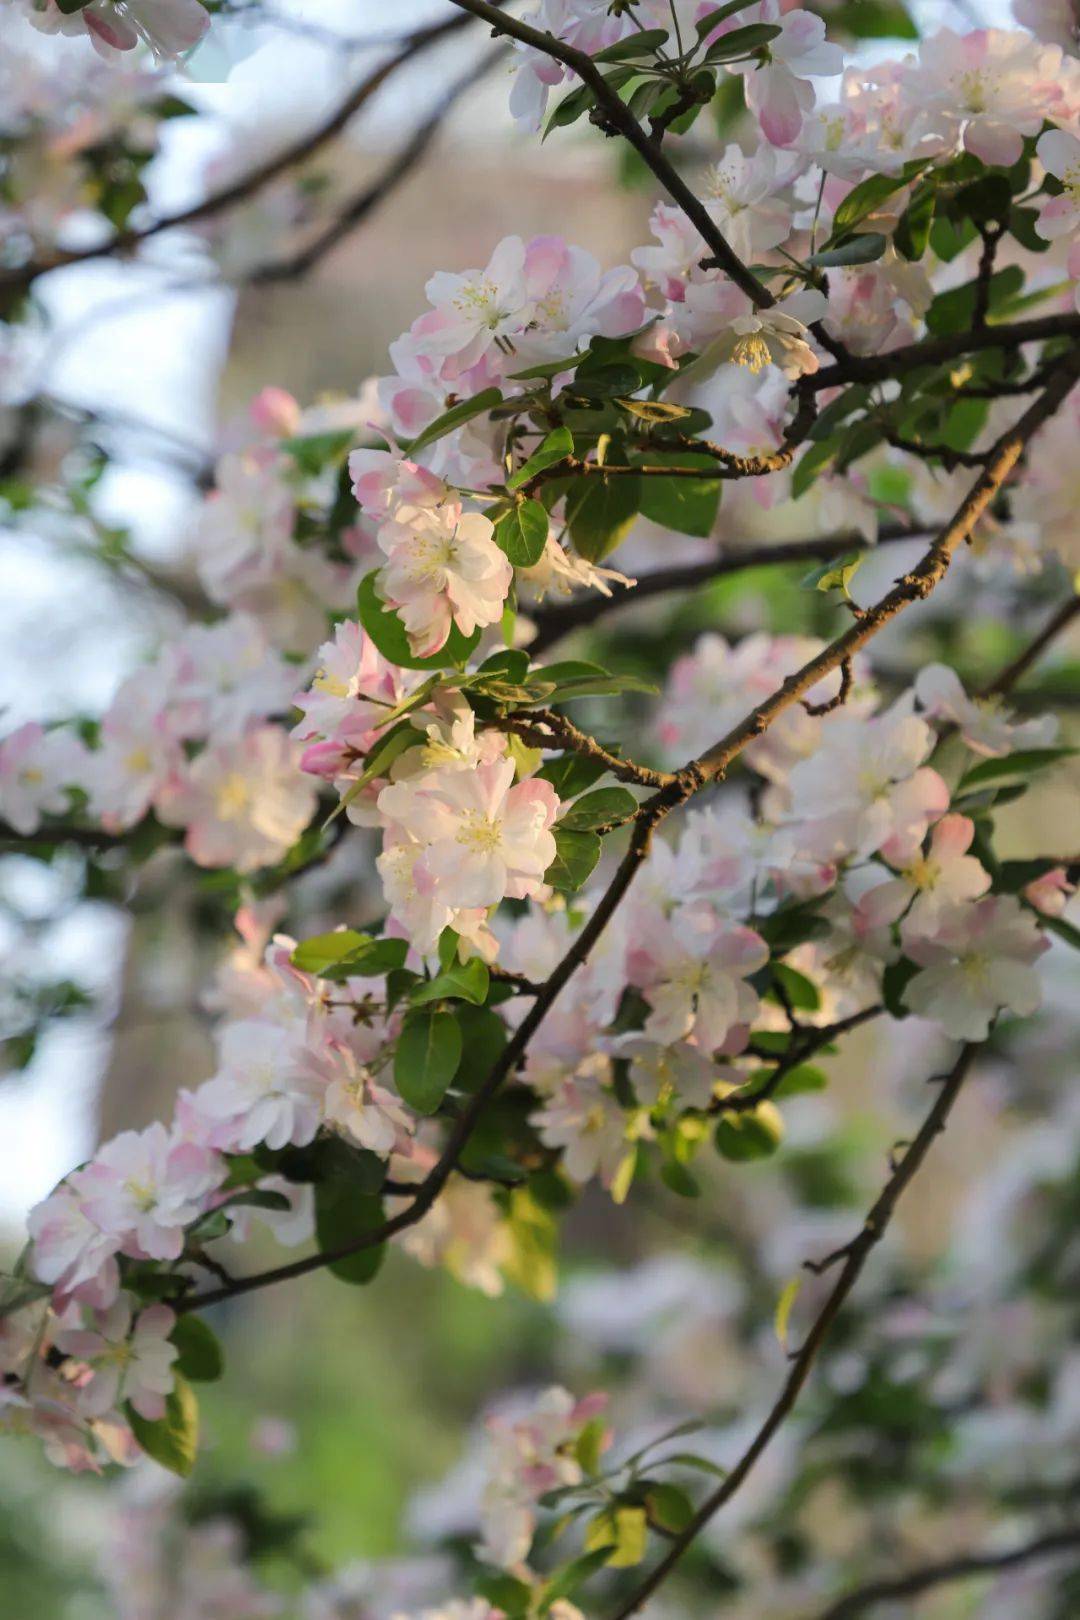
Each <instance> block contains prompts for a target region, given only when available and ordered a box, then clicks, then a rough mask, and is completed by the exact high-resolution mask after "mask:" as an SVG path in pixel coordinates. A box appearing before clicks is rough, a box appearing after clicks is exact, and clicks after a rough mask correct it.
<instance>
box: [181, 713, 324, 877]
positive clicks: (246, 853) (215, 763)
mask: <svg viewBox="0 0 1080 1620" xmlns="http://www.w3.org/2000/svg"><path fill="white" fill-rule="evenodd" d="M299 761H300V747H299V744H297V743H295V742H292V741H290V739H289V737H288V735H287V733H286V732H284V731H283V730H282V729H281V728H280V726H273V725H265V726H256V727H254V728H253V729H252V730H249V731H246V732H245V733H244V734H243V735H242V736H241V737H240V738H238V739H237V740H235V741H223V742H221V743H214V744H211V746H210V747H208V748H206V749H204V751H203V752H202V753H201V754H198V755H196V757H195V758H194V759H193V760H191V761H190V762H189V763H188V764H186V765H184V766H181V767H180V768H179V769H178V770H177V771H176V772H174V774H173V775H172V777H171V778H170V779H169V781H168V782H167V783H166V785H165V787H164V788H163V789H162V790H161V792H160V794H159V795H158V801H157V812H158V815H159V816H160V817H161V819H162V821H164V822H165V823H166V825H168V826H170V827H184V828H185V829H186V831H185V835H184V848H185V849H186V850H187V852H188V854H189V855H190V856H191V858H192V860H193V861H195V862H197V864H198V865H199V866H235V867H236V869H237V871H239V872H252V871H254V870H255V868H256V867H259V866H268V865H270V864H271V863H272V862H273V861H277V860H280V859H281V857H282V856H283V855H284V854H285V852H286V851H287V850H288V849H289V848H290V846H291V845H292V844H294V843H295V842H296V840H297V839H298V838H299V836H300V834H301V833H302V832H303V830H304V828H305V827H306V826H307V824H308V822H309V821H310V820H311V817H312V814H313V813H314V810H315V802H316V798H315V790H314V788H313V786H312V785H311V783H310V782H309V781H307V780H305V778H304V777H303V775H301V773H300V770H299Z"/></svg>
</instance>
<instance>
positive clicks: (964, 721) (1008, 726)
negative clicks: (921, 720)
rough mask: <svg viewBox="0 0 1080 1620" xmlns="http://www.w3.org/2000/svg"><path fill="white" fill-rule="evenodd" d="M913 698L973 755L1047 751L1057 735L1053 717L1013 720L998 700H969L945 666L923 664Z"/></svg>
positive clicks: (995, 756)
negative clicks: (944, 723)
mask: <svg viewBox="0 0 1080 1620" xmlns="http://www.w3.org/2000/svg"><path fill="white" fill-rule="evenodd" d="M915 696H916V698H917V699H918V701H919V705H920V707H921V708H922V709H923V711H924V713H926V714H927V715H928V716H930V717H931V718H932V719H934V720H948V721H950V722H951V723H952V724H953V725H954V726H956V727H958V729H959V731H960V735H961V736H962V737H963V739H964V741H965V742H966V743H967V745H968V747H969V748H970V749H971V751H972V753H973V754H983V755H986V756H988V757H990V758H992V759H997V758H1000V757H1001V756H1002V755H1004V754H1011V753H1014V752H1015V751H1016V750H1017V749H1018V748H1046V747H1048V746H1049V744H1050V743H1052V742H1053V741H1054V738H1055V737H1056V736H1057V733H1058V722H1057V719H1056V717H1055V716H1054V715H1052V714H1044V715H1040V716H1038V717H1037V718H1035V719H1033V720H1020V721H1014V720H1013V719H1012V716H1011V712H1010V710H1009V709H1008V708H1007V707H1006V706H1005V704H1004V703H1003V702H1002V700H1001V699H1000V698H998V697H988V698H969V697H968V695H967V693H966V692H965V691H964V688H963V686H962V684H961V681H960V677H959V675H957V673H956V671H955V670H954V669H950V668H949V666H948V665H947V664H926V665H925V666H924V667H923V668H922V669H920V671H919V673H918V675H917V676H916V677H915Z"/></svg>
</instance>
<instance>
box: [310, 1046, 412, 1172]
mask: <svg viewBox="0 0 1080 1620" xmlns="http://www.w3.org/2000/svg"><path fill="white" fill-rule="evenodd" d="M318 1071H319V1073H320V1075H321V1077H322V1078H323V1079H324V1080H325V1081H326V1093H325V1098H324V1104H323V1106H324V1112H325V1115H326V1119H327V1121H328V1123H330V1124H331V1125H336V1126H337V1127H338V1129H339V1130H340V1131H341V1132H342V1133H343V1134H344V1135H345V1136H348V1137H351V1138H352V1140H353V1141H354V1142H356V1143H358V1145H359V1146H360V1147H362V1148H367V1150H368V1152H369V1153H377V1154H378V1155H379V1157H380V1158H381V1159H385V1158H388V1157H389V1155H390V1154H391V1153H392V1152H393V1151H394V1149H395V1147H396V1146H397V1144H398V1143H399V1141H401V1140H404V1139H405V1138H407V1137H408V1136H409V1135H410V1134H411V1132H412V1129H413V1119H412V1116H411V1115H410V1114H409V1113H408V1112H407V1111H406V1109H405V1108H404V1107H403V1106H402V1104H401V1102H400V1100H399V1099H398V1098H397V1097H396V1096H395V1095H394V1094H393V1092H391V1091H389V1090H388V1089H387V1087H386V1086H384V1085H380V1084H379V1082H378V1081H377V1080H376V1079H375V1076H374V1075H373V1074H372V1073H371V1071H370V1069H368V1068H367V1067H366V1066H365V1065H364V1064H363V1063H360V1062H358V1060H357V1058H356V1056H355V1054H354V1053H353V1052H351V1051H349V1049H348V1047H347V1046H344V1045H342V1044H340V1043H339V1042H336V1041H334V1042H330V1043H329V1044H328V1045H327V1047H326V1049H325V1050H324V1051H323V1052H322V1053H321V1054H320V1057H319V1060H318Z"/></svg>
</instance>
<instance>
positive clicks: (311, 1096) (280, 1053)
mask: <svg viewBox="0 0 1080 1620" xmlns="http://www.w3.org/2000/svg"><path fill="white" fill-rule="evenodd" d="M324 1089H325V1085H324V1081H323V1079H322V1078H321V1077H320V1076H319V1074H318V1073H317V1071H316V1069H315V1066H314V1063H313V1058H312V1054H311V1053H310V1051H309V1050H308V1047H307V1045H306V1043H305V1041H304V1036H303V1026H302V1025H301V1026H300V1027H299V1028H298V1029H291V1028H287V1027H283V1026H282V1025H281V1024H278V1023H271V1022H269V1021H265V1020H262V1019H256V1018H247V1019H243V1020H242V1021H241V1022H239V1023H235V1024H228V1025H226V1027H225V1029H224V1031H223V1033H222V1036H221V1051H220V1056H219V1060H218V1067H217V1072H216V1073H215V1074H214V1076H213V1078H212V1079H210V1080H207V1081H205V1082H204V1084H203V1085H201V1086H200V1087H199V1089H198V1091H197V1092H196V1093H195V1095H194V1098H193V1099H192V1102H193V1106H194V1108H195V1111H196V1114H197V1117H198V1119H199V1120H200V1121H201V1122H202V1125H203V1128H204V1130H205V1132H206V1140H207V1141H209V1142H211V1143H212V1144H213V1146H214V1147H216V1148H222V1149H224V1150H225V1151H226V1152H230V1153H246V1152H248V1151H250V1149H251V1148H253V1147H255V1146H256V1144H257V1143H259V1142H265V1143H266V1144H267V1146H268V1147H271V1148H282V1147H285V1146H287V1145H288V1144H292V1145H293V1146H296V1147H304V1146H306V1144H307V1143H308V1142H310V1141H311V1140H312V1138H313V1137H314V1135H315V1132H316V1131H317V1130H318V1128H319V1123H320V1120H321V1117H322V1098H323V1092H324Z"/></svg>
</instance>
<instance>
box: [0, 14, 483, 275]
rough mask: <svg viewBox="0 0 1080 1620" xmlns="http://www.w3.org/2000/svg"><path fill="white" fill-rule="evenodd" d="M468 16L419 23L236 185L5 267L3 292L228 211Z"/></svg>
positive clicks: (304, 154)
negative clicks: (320, 117) (102, 237)
mask: <svg viewBox="0 0 1080 1620" xmlns="http://www.w3.org/2000/svg"><path fill="white" fill-rule="evenodd" d="M468 21H469V19H468V18H467V17H451V18H449V19H448V20H447V21H445V22H440V23H432V24H430V25H428V26H427V27H426V28H418V29H416V30H415V32H413V33H411V34H408V35H406V36H405V39H404V42H403V44H402V46H401V48H400V50H399V51H397V53H396V54H395V55H394V56H391V57H389V58H388V59H387V60H386V61H385V62H382V63H380V64H379V66H378V67H377V68H374V69H373V70H372V71H371V72H370V73H369V74H368V75H367V76H366V78H364V79H362V80H361V81H360V83H359V84H357V85H355V86H354V87H353V89H352V90H350V91H349V93H348V95H347V96H346V97H345V98H344V100H342V101H341V102H340V103H339V104H338V106H337V107H336V108H335V109H334V111H333V112H332V113H331V114H330V115H329V117H327V118H326V119H325V120H324V121H323V122H322V123H321V124H319V125H317V126H316V128H315V129H313V130H311V131H309V132H308V134H306V135H304V136H302V137H301V138H300V139H299V140H297V141H294V142H293V143H292V144H291V145H290V146H287V147H285V148H284V150H282V151H280V152H277V153H275V155H274V156H273V157H270V158H267V159H266V160H265V161H264V162H262V163H259V164H256V166H255V167H254V168H252V169H249V170H248V171H247V173H246V174H243V175H241V176H240V177H239V178H238V179H237V180H234V181H233V182H232V183H231V185H228V186H224V187H223V188H222V189H221V190H220V191H215V192H213V193H212V194H211V195H210V196H209V197H204V198H203V199H202V201H201V202H197V203H193V204H191V205H190V206H189V207H187V208H182V209H180V210H178V211H177V212H176V213H174V214H163V215H161V216H160V217H159V218H158V219H155V220H152V221H151V222H150V224H149V225H144V226H142V227H141V228H133V229H127V230H123V231H117V232H116V234H115V235H114V236H111V237H110V238H109V239H108V240H107V241H105V242H100V243H98V244H97V245H96V246H94V247H88V248H72V249H58V250H57V251H56V252H54V253H52V254H50V255H49V256H48V257H47V258H41V259H34V260H31V261H30V263H28V264H24V265H18V266H16V267H15V268H13V269H10V270H4V271H0V293H2V292H5V291H13V292H21V291H24V290H25V289H26V288H27V287H29V286H30V284H31V283H32V282H33V281H35V280H36V279H37V277H38V276H43V275H46V274H47V273H48V272H49V271H50V270H60V269H63V268H65V267H66V266H68V265H72V264H85V263H86V262H87V261H88V260H90V259H102V258H108V257H110V256H111V255H113V254H118V253H127V252H130V251H131V250H132V249H133V248H136V247H140V246H141V245H142V244H143V243H144V242H148V241H150V240H151V238H153V237H155V236H158V235H160V234H161V232H162V231H169V230H174V229H175V228H176V227H178V226H181V225H194V224H196V223H198V221H200V220H203V219H209V218H211V217H212V216H213V215H215V214H220V213H222V212H224V210H225V209H227V208H231V207H233V206H234V205H235V204H236V203H240V202H244V201H245V200H246V199H247V198H248V197H250V196H252V195H254V193H256V192H258V191H261V190H262V189H263V188H264V187H265V186H267V185H269V184H270V183H271V181H273V180H276V179H278V178H279V176H281V175H283V174H285V173H287V172H288V170H289V169H291V168H293V167H295V165H296V164H298V163H302V162H303V161H304V160H305V159H307V158H309V157H311V156H312V155H313V154H314V153H316V152H317V151H319V150H320V148H321V147H323V146H326V145H327V144H328V143H329V142H330V141H332V140H334V139H335V138H336V137H337V136H338V135H340V134H341V133H342V132H343V131H344V130H345V128H346V127H347V126H348V124H349V123H350V122H351V121H352V119H353V118H354V117H355V116H356V114H357V113H358V112H359V111H360V109H361V108H362V107H363V106H365V105H366V104H367V102H369V101H370V100H371V99H372V97H373V96H374V95H375V94H376V93H377V92H378V91H379V90H380V89H381V88H382V86H383V85H384V84H385V83H386V81H387V79H389V78H390V77H391V76H392V75H393V74H394V73H396V72H397V71H398V69H399V68H402V67H404V66H405V64H406V63H407V62H411V61H412V60H413V59H414V58H415V57H417V56H419V55H421V54H422V53H423V52H424V51H426V50H428V49H429V48H430V47H431V46H433V45H436V44H438V43H439V42H440V41H441V40H443V39H446V38H447V37H449V36H450V35H453V34H455V33H457V32H459V31H460V29H461V28H462V27H463V26H467V25H468Z"/></svg>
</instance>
